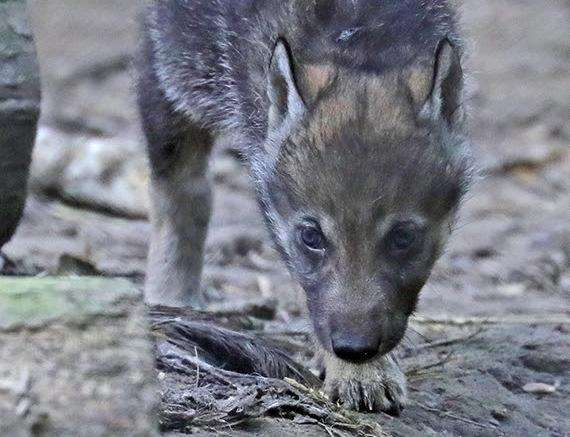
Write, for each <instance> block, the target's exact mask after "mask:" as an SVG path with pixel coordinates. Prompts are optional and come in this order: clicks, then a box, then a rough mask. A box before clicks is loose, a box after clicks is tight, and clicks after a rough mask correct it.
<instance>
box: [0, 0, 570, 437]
mask: <svg viewBox="0 0 570 437" xmlns="http://www.w3.org/2000/svg"><path fill="white" fill-rule="evenodd" d="M48 3H50V4H51V5H52V6H50V7H49V8H46V7H45V6H42V4H41V3H40V2H36V4H35V10H34V13H35V22H36V26H37V29H38V36H39V47H40V52H41V53H42V54H43V66H44V74H45V77H46V85H48V86H49V90H48V92H46V100H45V101H44V108H45V113H44V117H45V119H44V121H45V123H44V124H45V125H49V126H51V128H50V130H49V132H48V133H47V134H46V135H45V137H44V140H43V141H44V143H43V148H44V149H45V148H46V145H47V146H49V145H50V141H51V142H56V139H55V138H57V141H58V144H60V146H58V147H64V146H61V143H62V141H63V142H64V143H66V142H67V143H68V144H70V145H73V147H81V145H82V144H84V143H86V142H88V141H90V142H91V143H94V144H99V143H97V142H98V141H99V142H100V143H101V144H103V145H108V144H110V143H113V144H116V145H117V147H119V148H120V146H121V145H122V144H129V146H128V147H126V148H125V149H126V150H127V152H125V155H124V156H123V158H125V157H126V158H128V159H133V160H140V161H141V162H143V158H142V152H141V150H142V148H141V147H140V143H139V142H138V128H137V120H136V113H135V112H134V110H133V107H132V94H131V91H130V88H129V86H128V83H129V80H130V74H129V73H128V72H126V71H125V70H124V68H122V67H124V66H125V65H128V62H127V63H124V62H123V61H124V59H125V57H127V58H128V56H129V54H130V53H131V51H132V49H133V47H134V44H135V42H136V41H135V40H136V38H134V37H133V33H132V31H133V28H134V26H133V25H132V23H133V21H132V20H131V19H130V18H129V17H132V16H133V13H134V10H135V9H136V8H135V7H134V6H129V8H127V9H128V10H126V9H125V8H119V7H118V5H119V4H120V3H121V2H118V1H111V0H106V1H105V2H97V4H95V3H93V2H88V1H84V0H82V1H78V2H75V3H74V6H69V7H65V8H64V9H62V4H63V3H62V1H61V0H60V1H52V2H48ZM121 4H122V3H121ZM54 5H55V6H54ZM58 5H59V6H58ZM66 5H69V3H68V2H66ZM463 11H464V18H465V26H466V29H467V31H468V34H469V36H470V38H471V41H472V56H471V58H470V61H469V66H470V71H471V82H472V97H471V99H470V104H471V106H472V113H473V119H472V130H473V136H474V139H475V143H476V155H477V159H478V163H479V166H480V168H481V173H482V176H483V177H481V179H480V180H479V181H478V182H477V184H476V186H475V188H474V189H473V191H472V193H471V195H470V197H469V199H468V200H467V202H466V203H465V206H464V208H463V213H462V219H461V223H460V225H459V226H458V229H457V231H456V233H455V235H454V237H453V239H452V241H451V243H450V245H449V248H448V250H447V252H446V254H445V256H444V257H443V259H442V260H441V261H440V262H439V263H438V265H437V268H436V270H435V271H434V274H433V276H432V278H431V280H430V282H429V284H428V285H427V286H426V288H425V290H424V292H423V298H422V303H421V305H420V311H419V314H418V316H419V318H418V320H417V321H416V322H414V323H412V329H411V330H410V334H409V336H408V337H409V339H408V341H406V342H405V344H404V346H403V347H402V355H403V356H404V362H405V364H406V366H407V367H408V369H416V370H417V371H418V369H423V370H420V371H418V372H416V373H417V374H415V376H413V377H412V378H411V388H412V392H411V397H412V405H411V406H410V407H409V408H408V409H407V410H406V411H405V412H404V413H403V415H402V417H401V418H399V419H391V418H388V417H385V416H377V417H376V418H377V419H378V420H379V421H380V422H381V423H382V424H383V426H384V428H385V429H387V430H389V431H391V432H393V433H395V434H397V435H429V434H430V433H432V434H438V435H439V434H446V435H532V436H535V435H556V436H562V435H570V421H569V419H568V415H567V411H568V410H569V409H570V397H569V395H570V336H569V333H570V306H569V301H570V269H569V267H570V215H569V211H570V196H569V192H570V182H569V181H570V160H569V156H570V154H569V145H570V124H569V123H568V121H569V120H570V30H569V29H570V28H569V27H568V23H569V22H570V3H568V1H566V0H552V1H548V2H535V1H532V0H495V1H492V0H483V1H475V0H468V1H466V2H465V5H464V7H463ZM125 23H130V24H128V25H127V24H125ZM70 35H72V36H70ZM83 47H88V49H83ZM113 62H114V64H113ZM95 64H97V65H103V66H108V65H111V67H112V66H113V65H114V66H115V67H116V68H108V69H105V68H103V69H102V70H101V71H102V72H101V74H100V75H98V76H97V75H96V76H95V77H94V76H93V75H92V74H84V73H82V72H85V71H89V66H90V65H91V66H92V65H95ZM70 84H71V85H70ZM54 126H55V128H54ZM54 129H55V130H54ZM46 132H47V131H46ZM62 138H63V140H62ZM133 143H134V144H136V146H134V147H131V145H132V144H133ZM70 147H71V146H70ZM102 147H103V146H102ZM42 153H43V152H42ZM42 156H45V155H42ZM46 165H47V164H46ZM36 167H37V168H36V173H38V174H39V173H41V171H42V170H43V171H44V174H45V172H46V171H47V172H49V171H50V169H51V167H46V168H47V169H46V168H43V169H42V165H41V163H39V164H38V163H36ZM212 170H213V172H212V173H213V176H214V180H215V185H216V195H215V196H216V197H215V214H214V218H213V221H212V226H211V232H210V236H209V240H208V256H207V259H208V262H207V266H206V271H205V280H204V285H205V287H206V289H207V291H208V294H209V296H210V297H211V299H212V301H213V302H214V304H215V305H218V306H220V305H224V302H225V303H226V304H227V303H228V302H230V304H231V303H232V302H235V301H236V300H241V299H264V300H266V301H267V302H270V303H271V302H272V300H275V301H276V302H277V303H276V311H275V317H274V319H273V320H272V321H271V322H270V323H269V322H268V326H269V325H271V326H272V329H287V330H288V331H300V332H302V331H303V330H304V329H305V328H306V323H305V322H304V319H303V317H302V313H303V296H302V294H301V293H300V291H299V290H298V288H297V286H296V285H295V284H294V283H293V282H292V280H291V279H290V278H289V277H288V275H287V274H286V272H285V269H284V267H283V266H282V264H281V263H280V262H279V260H278V257H277V255H276V253H275V252H274V250H273V249H272V248H271V244H270V241H269V239H268V237H267V235H266V232H265V230H264V229H263V227H262V223H261V220H260V216H259V214H258V212H257V207H256V204H255V202H254V200H253V196H252V191H251V188H250V185H249V182H248V179H247V175H246V173H245V171H244V168H243V166H242V164H241V163H240V162H239V161H238V160H237V159H236V158H235V157H234V155H233V154H232V153H231V151H228V149H224V148H221V149H220V150H219V151H218V152H217V154H216V156H215V159H214V160H213V163H212ZM84 171H87V172H88V171H89V169H87V170H85V169H84ZM121 177H123V176H122V175H121V173H120V172H119V173H118V174H117V178H121ZM121 180H124V177H123V179H121ZM90 183H92V184H94V186H96V185H97V183H99V184H100V185H101V184H102V186H103V191H104V189H105V183H104V181H103V182H101V181H99V182H97V181H95V182H93V181H91V182H90ZM39 185H40V186H41V183H40V184H39ZM64 185H65V184H63V188H61V187H60V188H61V189H62V191H61V192H59V193H58V194H57V196H56V197H57V198H59V199H60V200H61V199H64V200H66V202H61V201H60V200H57V199H56V200H54V199H52V198H47V199H46V198H45V197H41V196H37V195H35V196H33V197H31V198H30V200H29V202H28V207H27V210H26V214H25V217H24V220H23V223H22V225H21V227H20V229H19V231H18V233H17V235H16V237H15V238H14V239H13V241H12V242H11V243H10V244H9V245H8V246H7V247H6V252H7V254H8V255H9V256H10V257H12V258H13V259H15V260H16V261H18V262H19V263H21V264H24V265H26V266H27V268H30V269H34V270H37V271H48V272H52V273H55V272H59V273H69V272H72V273H77V272H85V271H86V270H85V269H87V271H89V270H90V269H93V271H95V272H99V273H100V274H104V275H113V276H114V275H120V276H128V277H130V278H132V279H133V280H134V281H136V282H137V283H140V282H141V280H142V277H143V274H144V265H145V254H146V246H147V242H148V235H149V225H148V223H147V222H146V221H145V220H144V219H142V218H137V219H133V218H124V217H117V216H113V215H109V214H102V213H101V212H96V211H93V210H89V209H86V208H77V207H75V206H70V205H69V201H70V197H69V196H67V197H66V196H65V195H62V194H61V193H62V192H65V186H64ZM132 186H133V190H134V191H137V190H139V191H140V192H144V170H143V175H142V176H140V178H139V179H137V182H136V183H134V184H133V185H132ZM113 187H116V186H115V185H114V186H113ZM113 187H107V188H108V189H109V190H110V189H112V188H113ZM113 189H114V188H113ZM137 192H138V191H137ZM121 193H124V190H123V191H121ZM127 193H128V191H127ZM64 194H65V193H64ZM127 195H128V194H127ZM135 197H136V196H135ZM140 197H141V198H142V197H144V196H143V195H140ZM137 199H138V197H137ZM72 200H73V199H72ZM75 200H76V199H75ZM108 201H109V200H108V199H107V198H105V199H103V201H102V202H103V203H104V202H108ZM66 203H67V204H66ZM75 203H77V202H75ZM79 203H81V202H79ZM95 203H97V202H95ZM140 203H141V204H144V200H141V201H140ZM85 205H87V206H89V202H84V206H85ZM96 206H97V209H98V210H101V208H100V207H101V202H100V203H99V204H97V205H96ZM111 206H112V205H111ZM103 209H106V210H107V211H109V210H111V211H114V212H116V211H117V209H113V208H112V207H111V208H103ZM129 211H132V209H131V210H129ZM137 211H139V210H137ZM140 211H143V213H141V214H139V216H140V215H142V214H144V205H143V206H141V208H140ZM119 212H120V209H119ZM123 212H124V211H123ZM127 212H128V211H127ZM130 215H131V216H133V214H130ZM134 216H136V214H134ZM64 255H65V256H64ZM78 259H81V260H83V261H85V263H81V262H80V261H78ZM276 327H277V328H276ZM473 332H477V335H476V336H473V337H471V335H470V334H472V333H473ZM454 338H455V339H456V341H451V342H449V343H445V342H442V341H441V340H442V339H444V340H445V339H454ZM432 342H440V343H432ZM430 343H432V344H430ZM438 344H439V345H438ZM432 365H433V366H432ZM426 366H427V367H428V369H429V370H426V369H425V367H426ZM412 373H413V372H412ZM532 382H541V383H546V384H550V385H552V386H554V387H555V391H554V393H552V394H549V395H544V394H542V395H541V394H536V393H528V392H527V391H525V390H524V386H525V385H526V384H527V383H532ZM369 419H370V417H368V418H367V420H369ZM271 426H282V424H277V425H276V424H272V425H271ZM262 429H263V428H262ZM293 430H295V432H299V433H301V432H305V431H303V429H302V427H299V425H295V427H294V428H291V429H290V431H291V432H293ZM244 432H246V430H244ZM252 432H259V430H257V431H252Z"/></svg>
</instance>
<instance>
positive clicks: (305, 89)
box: [301, 64, 336, 101]
mask: <svg viewBox="0 0 570 437" xmlns="http://www.w3.org/2000/svg"><path fill="white" fill-rule="evenodd" d="M335 76H336V68H335V67H333V66H332V65H330V64H309V65H305V66H304V67H303V70H302V74H301V82H302V83H301V88H302V94H303V96H304V98H305V100H309V101H314V100H315V99H316V98H317V96H318V95H319V93H320V92H321V91H323V90H325V89H326V88H327V87H328V86H329V85H330V84H331V83H332V81H333V80H334V78H335Z"/></svg>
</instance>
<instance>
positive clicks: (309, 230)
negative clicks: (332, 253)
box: [301, 226, 325, 250]
mask: <svg viewBox="0 0 570 437" xmlns="http://www.w3.org/2000/svg"><path fill="white" fill-rule="evenodd" d="M301 241H303V244H304V245H305V246H307V247H308V248H309V249H312V250H322V249H324V248H325V237H324V235H323V233H322V232H321V231H320V230H319V229H317V228H315V227H312V226H306V227H303V228H302V229H301Z"/></svg>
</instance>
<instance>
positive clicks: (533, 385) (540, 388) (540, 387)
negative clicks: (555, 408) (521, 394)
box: [523, 382, 558, 395]
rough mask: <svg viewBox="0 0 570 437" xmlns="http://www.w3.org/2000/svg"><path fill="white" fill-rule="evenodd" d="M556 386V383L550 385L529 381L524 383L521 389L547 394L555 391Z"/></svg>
mask: <svg viewBox="0 0 570 437" xmlns="http://www.w3.org/2000/svg"><path fill="white" fill-rule="evenodd" d="M557 388H558V386H557V384H555V385H552V384H545V383H543V382H529V383H528V384H525V385H524V387H523V390H524V391H526V392H527V393H534V394H540V395H548V394H552V393H554V392H556V389H557Z"/></svg>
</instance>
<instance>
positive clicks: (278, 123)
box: [267, 40, 305, 133]
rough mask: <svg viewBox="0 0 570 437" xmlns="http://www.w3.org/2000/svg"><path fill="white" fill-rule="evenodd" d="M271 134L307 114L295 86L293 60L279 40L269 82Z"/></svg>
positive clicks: (272, 59) (269, 123) (273, 57)
mask: <svg viewBox="0 0 570 437" xmlns="http://www.w3.org/2000/svg"><path fill="white" fill-rule="evenodd" d="M267 96H268V98H269V105H270V106H269V120H268V128H269V132H270V133H271V132H276V131H278V130H280V129H281V128H282V127H283V126H284V125H285V124H287V123H288V122H291V121H294V120H296V119H298V117H299V116H301V115H302V114H303V113H304V112H305V104H304V103H303V100H302V99H301V95H300V94H299V91H298V89H297V86H296V85H295V80H294V78H293V69H292V67H291V59H290V57H289V53H288V51H287V48H286V47H285V44H284V43H283V41H282V40H278V41H277V44H276V45H275V49H274V50H273V55H272V56H271V64H270V66H269V76H268V80H267Z"/></svg>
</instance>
